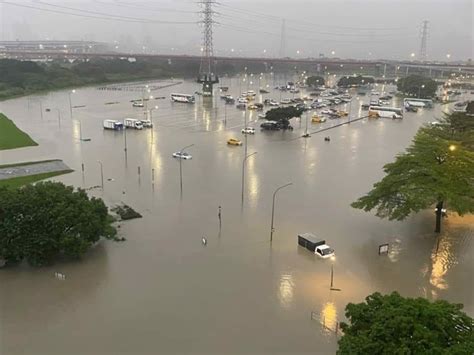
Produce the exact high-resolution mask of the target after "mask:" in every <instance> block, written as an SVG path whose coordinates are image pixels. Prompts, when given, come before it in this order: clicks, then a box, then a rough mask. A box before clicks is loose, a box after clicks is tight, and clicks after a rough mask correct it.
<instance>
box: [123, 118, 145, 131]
mask: <svg viewBox="0 0 474 355" xmlns="http://www.w3.org/2000/svg"><path fill="white" fill-rule="evenodd" d="M123 123H124V125H125V127H126V128H135V129H143V123H142V122H141V121H140V120H137V119H135V118H126V119H125V120H124V121H123Z"/></svg>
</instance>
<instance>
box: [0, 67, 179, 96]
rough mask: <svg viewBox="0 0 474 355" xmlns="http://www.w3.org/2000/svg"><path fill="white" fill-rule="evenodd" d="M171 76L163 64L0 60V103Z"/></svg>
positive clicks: (172, 73)
mask: <svg viewBox="0 0 474 355" xmlns="http://www.w3.org/2000/svg"><path fill="white" fill-rule="evenodd" d="M174 73H175V72H174V71H173V70H171V69H170V67H169V64H167V63H163V62H149V61H137V62H129V61H128V60H121V59H110V60H103V59H97V60H93V61H89V62H77V63H73V64H66V63H63V62H53V63H46V64H44V63H42V64H40V63H36V62H29V61H18V60H13V59H0V100H6V99H10V98H13V97H19V96H24V95H29V94H33V93H42V92H47V91H51V90H60V89H66V88H71V87H81V86H90V85H98V84H109V83H115V82H123V81H136V80H148V79H160V78H169V77H170V76H174Z"/></svg>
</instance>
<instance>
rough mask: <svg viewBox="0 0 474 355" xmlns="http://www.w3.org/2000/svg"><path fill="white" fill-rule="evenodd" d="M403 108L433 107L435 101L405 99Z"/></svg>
mask: <svg viewBox="0 0 474 355" xmlns="http://www.w3.org/2000/svg"><path fill="white" fill-rule="evenodd" d="M403 106H405V107H408V106H413V107H427V108H431V107H433V100H430V99H412V98H405V99H403Z"/></svg>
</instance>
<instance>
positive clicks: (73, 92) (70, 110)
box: [68, 89, 76, 119]
mask: <svg viewBox="0 0 474 355" xmlns="http://www.w3.org/2000/svg"><path fill="white" fill-rule="evenodd" d="M75 93H76V90H75V89H74V90H72V91H69V92H68V95H69V112H70V113H71V119H72V99H71V94H75Z"/></svg>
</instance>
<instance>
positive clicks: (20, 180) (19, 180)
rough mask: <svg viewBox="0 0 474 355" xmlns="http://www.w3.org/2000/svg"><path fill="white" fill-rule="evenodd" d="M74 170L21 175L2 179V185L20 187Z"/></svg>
mask: <svg viewBox="0 0 474 355" xmlns="http://www.w3.org/2000/svg"><path fill="white" fill-rule="evenodd" d="M72 171H73V170H61V171H53V172H50V173H43V174H36V175H30V176H20V177H16V178H12V179H5V180H0V187H9V188H13V189H14V188H18V187H21V186H24V185H28V184H32V183H34V182H37V181H40V180H44V179H48V178H51V177H54V176H58V175H63V174H69V173H71V172H72Z"/></svg>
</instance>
